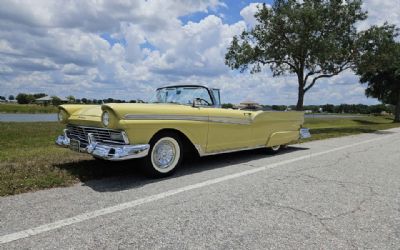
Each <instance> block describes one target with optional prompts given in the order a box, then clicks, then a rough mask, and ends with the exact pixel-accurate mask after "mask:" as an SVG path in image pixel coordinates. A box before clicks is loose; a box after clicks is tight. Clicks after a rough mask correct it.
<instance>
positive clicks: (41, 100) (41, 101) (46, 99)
mask: <svg viewBox="0 0 400 250" xmlns="http://www.w3.org/2000/svg"><path fill="white" fill-rule="evenodd" d="M59 98H60V97H59ZM52 100H53V98H51V97H50V96H45V97H41V98H38V99H36V100H35V103H37V104H41V105H49V104H51V101H52ZM60 100H61V102H62V103H67V102H68V100H67V99H65V98H60Z"/></svg>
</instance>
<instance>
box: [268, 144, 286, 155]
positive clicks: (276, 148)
mask: <svg viewBox="0 0 400 250" xmlns="http://www.w3.org/2000/svg"><path fill="white" fill-rule="evenodd" d="M281 148H282V147H281V145H276V146H272V147H270V148H267V152H268V153H270V154H276V153H278V152H279V150H280V149H281Z"/></svg>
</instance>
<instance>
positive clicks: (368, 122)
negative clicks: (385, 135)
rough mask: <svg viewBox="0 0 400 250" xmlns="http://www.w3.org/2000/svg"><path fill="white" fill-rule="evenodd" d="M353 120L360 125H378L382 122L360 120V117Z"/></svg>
mask: <svg viewBox="0 0 400 250" xmlns="http://www.w3.org/2000/svg"><path fill="white" fill-rule="evenodd" d="M353 121H355V122H357V123H359V124H361V125H378V124H382V122H376V121H368V120H361V119H353Z"/></svg>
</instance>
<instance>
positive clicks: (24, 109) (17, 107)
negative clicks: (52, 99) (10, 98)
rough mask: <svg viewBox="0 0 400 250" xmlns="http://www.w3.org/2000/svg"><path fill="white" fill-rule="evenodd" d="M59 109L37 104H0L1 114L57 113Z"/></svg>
mask: <svg viewBox="0 0 400 250" xmlns="http://www.w3.org/2000/svg"><path fill="white" fill-rule="evenodd" d="M57 112H58V110H57V107H55V106H52V105H49V106H41V105H37V104H14V103H4V104H0V113H29V114H32V113H57Z"/></svg>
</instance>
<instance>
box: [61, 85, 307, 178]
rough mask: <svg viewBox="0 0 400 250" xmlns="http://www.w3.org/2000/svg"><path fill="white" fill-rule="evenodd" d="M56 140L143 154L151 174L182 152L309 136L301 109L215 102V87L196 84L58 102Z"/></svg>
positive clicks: (118, 156) (115, 154)
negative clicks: (130, 97)
mask: <svg viewBox="0 0 400 250" xmlns="http://www.w3.org/2000/svg"><path fill="white" fill-rule="evenodd" d="M58 117H59V120H60V122H62V123H64V124H66V129H65V130H64V133H63V135H60V136H59V137H58V138H57V140H56V144H57V145H59V146H63V147H68V148H69V149H71V150H74V151H77V152H84V153H89V154H91V155H93V156H94V157H95V158H99V159H104V160H111V161H119V160H128V159H133V158H143V164H141V165H142V166H143V167H144V168H145V170H146V171H147V172H148V173H149V174H151V175H158V176H166V175H169V174H171V173H173V172H174V171H175V170H176V168H177V166H178V165H179V164H180V162H181V160H182V157H183V155H184V154H185V153H186V152H188V151H189V150H191V149H193V150H194V151H195V152H197V153H198V154H199V155H200V156H206V155H212V154H220V153H226V152H233V151H239V150H247V149H255V148H267V149H269V150H270V151H278V150H279V149H280V148H281V147H282V146H285V145H287V144H289V143H292V142H295V141H297V140H298V139H299V138H304V137H309V136H310V134H309V132H308V130H307V129H304V128H302V125H303V122H304V113H303V112H274V111H247V110H233V109H223V108H221V101H220V91H219V90H218V89H211V88H207V87H204V86H198V85H178V86H168V87H163V88H159V89H157V91H156V94H155V97H154V100H153V101H152V102H151V103H109V104H103V105H61V106H60V107H59V114H58Z"/></svg>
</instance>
